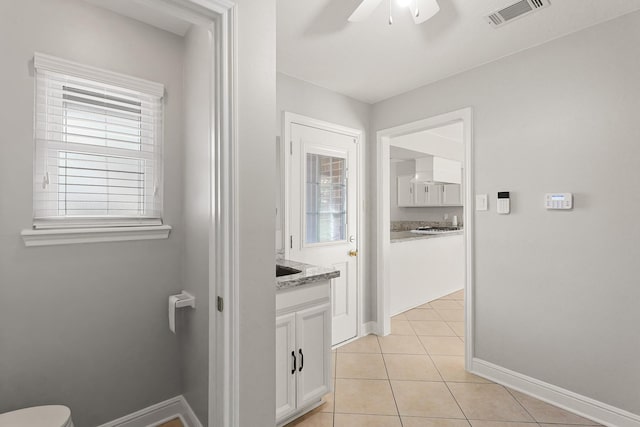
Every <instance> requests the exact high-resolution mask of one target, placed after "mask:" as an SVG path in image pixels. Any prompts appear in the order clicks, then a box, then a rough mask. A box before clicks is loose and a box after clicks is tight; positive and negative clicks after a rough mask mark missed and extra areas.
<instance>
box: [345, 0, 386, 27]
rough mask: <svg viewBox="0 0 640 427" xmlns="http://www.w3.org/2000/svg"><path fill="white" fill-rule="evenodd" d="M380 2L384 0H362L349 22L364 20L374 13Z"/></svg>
mask: <svg viewBox="0 0 640 427" xmlns="http://www.w3.org/2000/svg"><path fill="white" fill-rule="evenodd" d="M380 3H382V0H362V3H360V5H359V6H358V7H357V8H356V10H354V11H353V13H352V14H351V16H350V17H349V22H360V21H364V20H365V19H367V18H368V17H369V15H371V14H372V13H373V11H374V10H375V8H376V7H378V6H379V5H380Z"/></svg>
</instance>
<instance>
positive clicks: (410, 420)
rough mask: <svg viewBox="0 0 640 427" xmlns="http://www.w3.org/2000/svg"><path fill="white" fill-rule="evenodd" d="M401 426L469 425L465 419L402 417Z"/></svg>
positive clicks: (457, 426) (455, 426)
mask: <svg viewBox="0 0 640 427" xmlns="http://www.w3.org/2000/svg"><path fill="white" fill-rule="evenodd" d="M402 426H403V427H469V422H468V421H466V420H453V419H444V418H418V417H402Z"/></svg>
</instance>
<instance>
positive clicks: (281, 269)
mask: <svg viewBox="0 0 640 427" xmlns="http://www.w3.org/2000/svg"><path fill="white" fill-rule="evenodd" d="M301 272H302V270H296V269H295V268H291V267H285V266H284V265H277V264H276V277H281V276H288V275H290V274H297V273H301Z"/></svg>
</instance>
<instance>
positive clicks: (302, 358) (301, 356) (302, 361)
mask: <svg viewBox="0 0 640 427" xmlns="http://www.w3.org/2000/svg"><path fill="white" fill-rule="evenodd" d="M298 351H299V352H300V369H299V372H302V368H304V354H302V349H299V350H298Z"/></svg>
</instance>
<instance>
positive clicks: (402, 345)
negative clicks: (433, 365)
mask: <svg viewBox="0 0 640 427" xmlns="http://www.w3.org/2000/svg"><path fill="white" fill-rule="evenodd" d="M379 341H380V348H381V349H382V352H383V353H401V354H426V352H425V351H424V347H423V346H422V344H421V343H420V340H419V339H418V337H416V336H415V335H387V336H386V337H380V338H379Z"/></svg>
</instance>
